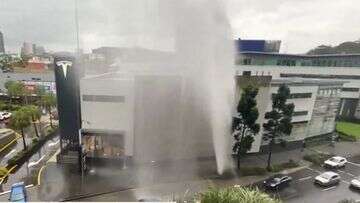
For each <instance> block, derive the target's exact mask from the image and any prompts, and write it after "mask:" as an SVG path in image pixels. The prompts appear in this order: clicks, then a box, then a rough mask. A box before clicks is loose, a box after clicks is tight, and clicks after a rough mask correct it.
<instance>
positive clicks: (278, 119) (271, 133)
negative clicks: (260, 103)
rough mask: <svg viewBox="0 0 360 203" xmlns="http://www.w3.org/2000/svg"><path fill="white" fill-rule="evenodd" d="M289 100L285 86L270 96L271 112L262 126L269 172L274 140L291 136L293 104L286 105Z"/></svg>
mask: <svg viewBox="0 0 360 203" xmlns="http://www.w3.org/2000/svg"><path fill="white" fill-rule="evenodd" d="M289 98H290V89H289V88H288V87H287V86H286V85H285V84H282V85H280V86H279V89H278V91H277V94H273V95H272V110H271V111H270V112H267V113H266V114H265V119H267V122H266V123H264V124H263V127H264V136H266V137H267V138H269V140H270V142H269V154H268V160H267V169H268V170H269V171H270V170H271V167H270V166H271V165H270V164H271V154H272V148H273V145H274V144H275V141H276V139H277V138H281V137H282V136H286V135H290V134H291V130H292V123H291V119H292V115H293V112H294V104H293V103H288V104H287V103H286V101H287V99H289Z"/></svg>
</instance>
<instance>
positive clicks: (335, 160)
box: [329, 157, 340, 163]
mask: <svg viewBox="0 0 360 203" xmlns="http://www.w3.org/2000/svg"><path fill="white" fill-rule="evenodd" d="M329 160H330V161H332V162H336V163H338V162H340V159H337V158H334V157H333V158H330V159H329Z"/></svg>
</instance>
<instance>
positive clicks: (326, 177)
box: [315, 171, 340, 186]
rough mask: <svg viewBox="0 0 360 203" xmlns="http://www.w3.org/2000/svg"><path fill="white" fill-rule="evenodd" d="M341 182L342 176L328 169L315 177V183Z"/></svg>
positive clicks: (324, 184) (330, 183)
mask: <svg viewBox="0 0 360 203" xmlns="http://www.w3.org/2000/svg"><path fill="white" fill-rule="evenodd" d="M339 182H340V176H339V174H337V173H334V172H332V171H327V172H325V173H322V174H320V175H318V176H316V177H315V183H316V184H319V185H322V186H330V185H335V184H338V183H339Z"/></svg>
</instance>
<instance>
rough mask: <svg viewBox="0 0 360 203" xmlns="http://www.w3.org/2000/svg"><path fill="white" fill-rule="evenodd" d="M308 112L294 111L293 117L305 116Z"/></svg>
mask: <svg viewBox="0 0 360 203" xmlns="http://www.w3.org/2000/svg"><path fill="white" fill-rule="evenodd" d="M308 113H309V112H308V111H294V113H293V116H306V115H307V114H308Z"/></svg>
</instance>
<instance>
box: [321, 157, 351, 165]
mask: <svg viewBox="0 0 360 203" xmlns="http://www.w3.org/2000/svg"><path fill="white" fill-rule="evenodd" d="M346 163H347V160H346V159H345V158H344V157H341V156H334V157H331V158H330V159H328V160H326V161H325V162H324V166H325V167H330V168H340V167H344V166H345V165H346Z"/></svg>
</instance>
